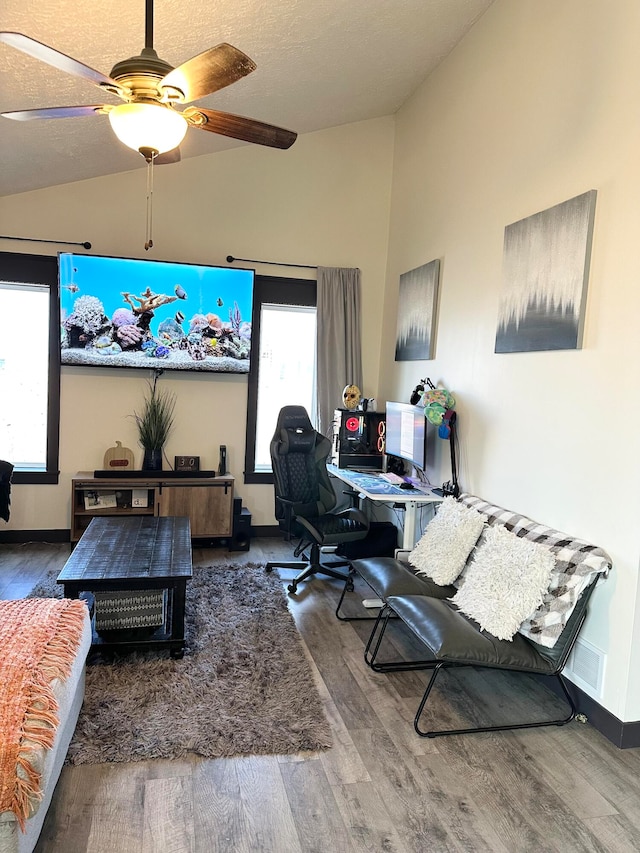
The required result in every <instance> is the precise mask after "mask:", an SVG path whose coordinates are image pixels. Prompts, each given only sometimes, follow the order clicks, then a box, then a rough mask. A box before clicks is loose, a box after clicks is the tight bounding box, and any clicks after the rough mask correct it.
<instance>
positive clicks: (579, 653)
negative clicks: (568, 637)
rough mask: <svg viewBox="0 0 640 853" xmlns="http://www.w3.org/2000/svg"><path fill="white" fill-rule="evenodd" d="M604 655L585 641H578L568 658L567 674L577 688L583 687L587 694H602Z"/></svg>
mask: <svg viewBox="0 0 640 853" xmlns="http://www.w3.org/2000/svg"><path fill="white" fill-rule="evenodd" d="M605 658H606V655H605V653H604V652H603V651H602V650H601V649H597V648H596V647H595V646H592V645H591V643H589V642H587V640H582V639H578V640H576V644H575V646H574V647H573V651H572V652H571V656H570V657H569V664H568V667H567V669H568V673H567V674H569V675H570V676H572V679H571V680H572V681H575V682H576V684H577V685H578V687H580V686H582V685H584V686H585V687H587V688H589V693H591V692H592V691H595V693H596V695H597V696H600V694H601V692H602V678H603V674H604V663H605Z"/></svg>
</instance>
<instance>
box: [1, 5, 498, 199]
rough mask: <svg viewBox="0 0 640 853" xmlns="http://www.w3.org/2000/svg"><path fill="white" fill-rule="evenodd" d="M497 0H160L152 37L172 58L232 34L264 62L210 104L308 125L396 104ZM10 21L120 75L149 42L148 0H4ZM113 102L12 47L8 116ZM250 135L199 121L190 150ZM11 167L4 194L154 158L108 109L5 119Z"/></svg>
mask: <svg viewBox="0 0 640 853" xmlns="http://www.w3.org/2000/svg"><path fill="white" fill-rule="evenodd" d="M491 2H492V0H272V1H271V2H267V0H215V2H213V3H212V2H210V0H157V2H156V4H155V16H154V17H155V26H154V47H155V49H156V51H157V52H158V55H159V56H160V57H161V58H162V59H164V60H166V61H167V62H169V63H170V64H171V65H180V64H181V63H182V62H184V61H185V60H187V59H189V58H190V57H192V56H195V55H196V54H198V53H201V52H202V51H203V50H206V49H207V48H209V47H211V46H213V45H216V44H218V43H220V42H223V41H227V42H229V43H231V44H233V45H234V46H236V47H238V48H240V50H242V51H244V52H245V53H246V54H248V55H249V56H250V57H251V58H252V59H253V60H254V61H255V63H256V64H257V70H256V71H254V72H253V73H252V74H249V75H248V76H247V77H245V78H244V79H242V80H240V81H239V82H237V83H234V84H232V85H231V86H229V87H227V88H226V89H223V90H221V91H220V92H217V93H216V94H214V95H209V96H208V97H206V98H203V99H201V100H200V101H198V102H197V104H198V106H203V107H209V108H211V109H220V110H225V111H227V112H232V113H237V114H239V115H245V116H249V117H251V118H255V119H259V120H261V121H266V122H268V123H270V124H275V125H278V126H280V127H285V128H288V129H291V130H295V131H296V132H297V133H299V134H302V133H308V132H311V131H315V130H320V129H322V128H326V127H334V126H337V125H341V124H345V123H348V122H354V121H362V120H364V119H370V118H376V117H378V116H384V115H390V114H392V113H394V112H396V110H398V108H399V107H400V106H401V105H402V104H403V102H404V101H405V100H406V99H407V98H408V97H409V96H410V95H411V94H412V93H413V92H414V91H415V89H416V88H417V87H418V86H419V84H420V83H421V82H422V81H423V80H424V79H425V78H426V77H427V76H428V75H429V73H430V72H431V71H433V69H434V68H435V67H436V66H437V65H438V63H439V62H440V61H441V60H442V59H443V58H444V57H445V56H446V55H447V54H448V53H449V52H450V51H451V50H452V48H453V47H454V46H455V45H456V44H457V42H458V41H459V40H460V39H461V38H462V37H463V36H464V34H465V33H466V32H467V31H468V30H469V28H470V27H471V26H472V25H473V23H474V22H475V21H476V20H477V19H478V17H479V16H480V15H481V14H482V13H483V12H484V11H485V10H486V9H487V8H488V7H489V6H490V5H491ZM0 30H13V31H17V32H22V33H25V34H26V35H28V36H31V37H32V38H35V39H37V40H38V41H41V42H44V43H45V44H48V45H50V46H51V47H53V48H55V49H56V50H58V51H60V52H62V53H66V54H68V55H69V56H72V57H74V58H75V59H78V60H80V61H81V62H83V63H84V64H85V65H89V66H91V67H93V68H96V69H98V70H99V71H102V72H103V73H105V74H108V73H109V71H110V70H111V68H112V66H113V65H114V64H115V63H116V62H118V61H120V60H122V59H125V58H127V57H129V56H135V55H138V54H139V53H140V51H141V49H142V47H143V46H144V33H145V28H144V0H100V2H98V0H88V2H85V3H78V2H72V0H46V2H40V3H37V4H36V3H26V2H25V0H2V3H1V4H0ZM103 100H106V101H108V102H110V103H114V104H115V103H119V101H118V99H116V98H111V97H110V96H108V95H107V96H104V95H103V94H102V93H101V91H100V90H99V89H97V88H96V87H94V86H92V85H91V84H90V83H88V82H87V81H85V80H80V79H77V78H75V77H72V76H70V75H68V74H65V73H63V72H62V71H59V70H57V69H55V68H52V67H50V66H48V65H45V64H43V63H41V62H38V61H37V60H35V59H32V58H31V57H29V56H26V55H24V54H22V53H20V52H19V51H17V50H15V49H13V48H10V47H8V46H7V45H4V44H0V112H3V111H8V110H18V109H30V108H35V107H49V106H61V105H76V104H94V103H101V102H102V101H103ZM244 144H247V143H237V142H234V141H233V140H229V139H225V138H224V137H221V136H217V135H215V134H212V133H201V132H200V131H198V130H195V129H191V130H189V131H188V133H187V138H186V140H185V142H184V143H183V145H182V146H181V148H182V156H183V158H184V157H192V156H196V155H200V154H208V153H212V152H215V151H220V150H222V149H224V148H229V147H232V146H236V145H244ZM283 156H286V155H283ZM0 164H1V165H0V195H8V194H13V193H19V192H25V191H28V190H32V189H38V188H41V187H45V186H52V185H55V184H61V183H67V182H70V181H78V180H83V179H85V178H92V177H96V176H99V175H107V174H112V173H114V172H123V171H128V170H130V169H135V168H143V167H144V161H143V160H142V158H141V157H140V156H139V155H138V154H136V153H135V152H133V151H130V150H128V149H127V148H125V147H124V146H122V145H121V144H120V143H119V142H118V141H117V140H116V139H115V137H114V136H113V134H112V131H111V128H110V125H109V121H108V119H107V118H106V116H90V117H86V118H73V119H56V120H48V121H30V122H17V121H10V120H8V119H0ZM165 168H171V167H170V166H167V167H165Z"/></svg>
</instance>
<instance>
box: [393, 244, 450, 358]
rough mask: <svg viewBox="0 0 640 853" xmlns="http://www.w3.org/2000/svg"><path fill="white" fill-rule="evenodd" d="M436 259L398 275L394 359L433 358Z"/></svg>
mask: <svg viewBox="0 0 640 853" xmlns="http://www.w3.org/2000/svg"><path fill="white" fill-rule="evenodd" d="M439 277H440V261H439V260H435V261H430V262H429V263H428V264H423V265H422V266H421V267H416V269H414V270H410V271H409V272H405V273H402V275H401V276H400V292H399V296H398V324H397V329H396V358H395V360H396V361H420V360H421V359H428V358H433V350H434V337H435V319H436V307H437V301H438V280H439Z"/></svg>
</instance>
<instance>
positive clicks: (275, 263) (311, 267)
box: [227, 255, 318, 270]
mask: <svg viewBox="0 0 640 853" xmlns="http://www.w3.org/2000/svg"><path fill="white" fill-rule="evenodd" d="M234 261H243V262H244V263H246V264H269V266H273V267H300V268H301V269H305V270H317V269H318V267H317V265H316V264H282V263H280V261H255V260H253V258H234V257H233V255H227V263H228V264H232V263H233V262H234Z"/></svg>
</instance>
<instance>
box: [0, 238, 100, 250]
mask: <svg viewBox="0 0 640 853" xmlns="http://www.w3.org/2000/svg"><path fill="white" fill-rule="evenodd" d="M0 240H26V241H27V242H28V243H59V244H60V245H62V246H82V248H83V249H90V248H91V243H88V242H85V243H73V242H71V241H70V240H39V239H38V238H37V237H9V236H8V235H7V234H0Z"/></svg>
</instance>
